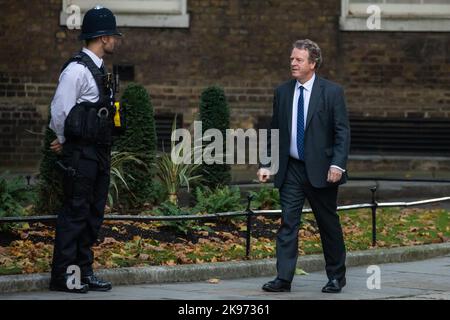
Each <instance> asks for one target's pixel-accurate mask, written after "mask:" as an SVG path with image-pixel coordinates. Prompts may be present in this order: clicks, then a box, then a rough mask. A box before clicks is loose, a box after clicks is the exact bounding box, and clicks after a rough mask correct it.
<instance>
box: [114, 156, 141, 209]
mask: <svg viewBox="0 0 450 320" xmlns="http://www.w3.org/2000/svg"><path fill="white" fill-rule="evenodd" d="M127 163H134V164H136V165H138V166H139V165H141V166H143V167H144V169H145V168H146V167H145V166H144V163H143V162H142V161H141V160H139V158H138V156H137V155H136V154H134V153H130V152H118V151H113V152H112V153H111V182H110V184H109V194H108V205H109V207H110V208H113V207H114V205H115V203H116V201H117V200H118V199H119V198H120V196H124V194H123V192H124V190H125V192H127V193H129V194H130V195H131V196H132V197H134V198H135V195H134V194H133V193H132V191H131V190H130V187H129V184H130V181H133V180H135V178H134V177H133V176H132V175H131V174H130V173H128V172H125V171H124V169H123V167H124V165H125V164H127ZM121 192H122V193H121Z"/></svg>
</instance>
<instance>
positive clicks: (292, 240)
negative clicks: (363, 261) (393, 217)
mask: <svg viewBox="0 0 450 320" xmlns="http://www.w3.org/2000/svg"><path fill="white" fill-rule="evenodd" d="M337 192H338V187H337V186H336V187H330V188H324V189H317V188H314V187H313V186H312V185H311V184H310V183H309V181H308V178H307V175H306V170H305V164H304V162H302V161H299V160H296V159H293V158H289V164H288V170H287V173H286V179H285V182H284V184H283V185H282V187H281V188H280V201H281V207H282V218H281V226H280V229H279V230H278V233H277V246H276V248H277V249H276V250H277V272H278V278H280V279H283V280H286V281H289V282H291V281H292V279H293V278H294V274H295V269H296V265H297V258H298V232H299V228H300V220H301V212H302V209H303V205H304V203H305V198H306V199H308V201H309V203H310V205H311V208H312V210H313V212H314V215H315V218H316V221H317V225H318V227H319V232H320V238H321V241H322V247H323V253H324V256H325V263H326V266H325V270H326V273H327V276H328V278H329V279H332V278H336V279H338V280H340V279H342V278H343V277H344V276H345V271H346V267H345V257H346V253H345V244H344V238H343V234H342V228H341V224H340V221H339V216H338V215H337V212H336V208H337Z"/></svg>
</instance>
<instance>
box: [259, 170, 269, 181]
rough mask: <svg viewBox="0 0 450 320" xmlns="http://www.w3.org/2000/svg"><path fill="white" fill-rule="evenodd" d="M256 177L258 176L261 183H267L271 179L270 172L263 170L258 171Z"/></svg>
mask: <svg viewBox="0 0 450 320" xmlns="http://www.w3.org/2000/svg"><path fill="white" fill-rule="evenodd" d="M256 175H257V176H258V180H259V182H262V183H266V182H267V181H268V180H269V178H270V170H269V169H265V168H261V169H259V170H258V172H257V173H256Z"/></svg>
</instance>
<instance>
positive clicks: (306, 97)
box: [289, 73, 345, 172]
mask: <svg viewBox="0 0 450 320" xmlns="http://www.w3.org/2000/svg"><path fill="white" fill-rule="evenodd" d="M315 80H316V74H315V73H314V74H313V76H312V77H311V79H309V80H308V81H306V82H305V83H304V84H301V83H300V82H299V81H297V83H296V84H295V90H294V101H293V102H292V126H291V128H292V130H291V145H290V149H289V154H290V156H291V157H293V158H295V159H299V156H298V149H297V113H298V112H297V111H298V99H299V98H300V87H301V86H303V87H304V90H303V102H304V105H303V106H304V108H303V111H304V114H303V119H304V123H303V128H305V127H306V119H307V117H308V109H309V101H310V99H311V92H312V88H313V85H314V81H315ZM305 134H306V132H305ZM330 167H332V168H336V169H339V170H341V171H342V172H345V170H344V169H342V168H340V167H338V166H336V165H331V166H330Z"/></svg>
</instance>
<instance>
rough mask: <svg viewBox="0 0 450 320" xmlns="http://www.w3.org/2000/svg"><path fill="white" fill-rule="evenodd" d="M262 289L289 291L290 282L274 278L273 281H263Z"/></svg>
mask: <svg viewBox="0 0 450 320" xmlns="http://www.w3.org/2000/svg"><path fill="white" fill-rule="evenodd" d="M262 289H263V290H264V291H268V292H291V283H290V282H289V281H286V280H282V279H278V278H276V279H275V280H273V281H269V282H267V283H265V284H264V285H263V287H262Z"/></svg>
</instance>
